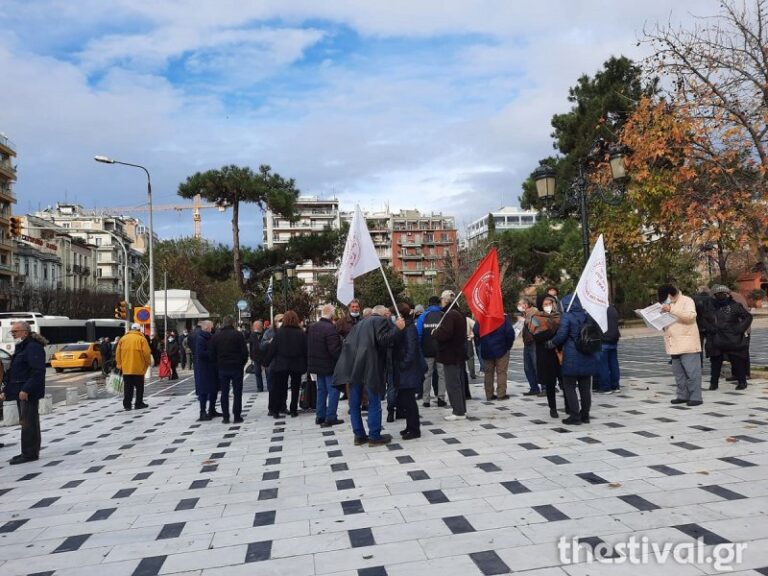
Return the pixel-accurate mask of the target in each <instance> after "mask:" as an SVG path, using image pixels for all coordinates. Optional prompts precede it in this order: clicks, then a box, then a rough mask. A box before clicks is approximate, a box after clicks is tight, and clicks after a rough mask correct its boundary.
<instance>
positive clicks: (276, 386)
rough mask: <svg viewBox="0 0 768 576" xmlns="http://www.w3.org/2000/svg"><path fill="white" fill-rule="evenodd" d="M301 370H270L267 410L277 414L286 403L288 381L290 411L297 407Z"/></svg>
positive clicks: (282, 409)
mask: <svg viewBox="0 0 768 576" xmlns="http://www.w3.org/2000/svg"><path fill="white" fill-rule="evenodd" d="M301 376H302V373H301V372H272V388H271V389H270V391H269V411H270V412H274V413H275V414H279V413H280V412H285V411H286V406H287V405H288V381H289V380H290V386H291V412H295V411H297V410H298V409H299V394H301Z"/></svg>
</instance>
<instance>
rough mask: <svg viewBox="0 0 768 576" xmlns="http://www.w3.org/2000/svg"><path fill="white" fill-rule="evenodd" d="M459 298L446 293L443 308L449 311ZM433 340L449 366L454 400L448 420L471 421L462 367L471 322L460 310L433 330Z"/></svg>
mask: <svg viewBox="0 0 768 576" xmlns="http://www.w3.org/2000/svg"><path fill="white" fill-rule="evenodd" d="M455 297H456V295H455V294H454V293H453V292H452V291H451V290H443V293H442V294H441V295H440V305H441V306H442V307H443V309H444V310H445V309H447V308H448V307H449V306H450V305H451V302H453V300H454V299H455ZM432 338H434V339H435V340H436V341H437V361H438V362H440V363H441V364H443V365H444V366H445V390H446V392H447V393H448V398H449V400H450V401H451V408H452V409H453V414H449V415H448V416H446V417H445V419H446V420H465V419H466V418H467V399H466V397H465V396H464V376H463V375H464V371H463V370H462V367H463V366H464V362H465V361H466V359H467V322H466V321H465V320H464V315H463V314H462V313H461V312H459V311H458V310H457V309H456V308H452V309H451V310H449V311H448V312H447V313H446V314H445V316H443V319H442V321H441V322H440V325H439V326H438V327H437V328H435V329H434V330H433V331H432Z"/></svg>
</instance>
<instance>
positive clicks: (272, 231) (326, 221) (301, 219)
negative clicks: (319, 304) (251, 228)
mask: <svg viewBox="0 0 768 576" xmlns="http://www.w3.org/2000/svg"><path fill="white" fill-rule="evenodd" d="M295 213H296V218H295V220H294V221H290V220H288V219H287V218H283V217H282V216H280V215H279V214H275V213H274V212H272V211H271V210H267V212H266V213H265V214H264V227H263V233H262V234H263V243H264V245H265V246H266V247H267V248H275V247H276V246H279V245H281V244H282V245H284V244H287V243H288V241H289V240H290V239H291V238H293V237H295V236H305V235H309V234H313V233H319V232H322V231H323V230H325V229H326V228H331V229H333V230H338V229H339V228H340V226H341V218H340V214H339V201H338V199H336V198H328V199H326V198H320V197H318V196H300V197H299V198H298V199H297V200H296V208H295ZM297 264H298V266H297V268H296V276H297V278H299V279H301V280H303V281H304V285H305V286H306V287H307V289H309V290H311V289H312V287H313V286H314V284H315V282H317V280H318V278H319V277H320V276H323V275H327V274H335V273H336V265H335V264H331V265H325V266H321V265H316V264H314V263H313V262H312V261H311V260H308V261H307V262H300V263H299V262H297Z"/></svg>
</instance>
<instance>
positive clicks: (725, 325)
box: [701, 298, 752, 356]
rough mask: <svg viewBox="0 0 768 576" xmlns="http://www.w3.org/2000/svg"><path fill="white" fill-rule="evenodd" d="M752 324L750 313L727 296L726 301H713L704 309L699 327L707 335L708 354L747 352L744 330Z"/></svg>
mask: <svg viewBox="0 0 768 576" xmlns="http://www.w3.org/2000/svg"><path fill="white" fill-rule="evenodd" d="M751 325H752V314H750V313H749V312H748V311H747V310H746V309H745V308H744V306H742V305H741V304H739V303H738V302H736V301H734V300H733V299H732V298H729V300H728V301H727V303H725V304H721V303H720V302H714V303H713V304H712V305H711V306H708V307H707V308H706V310H705V313H704V317H703V319H702V323H701V327H702V328H703V329H704V332H705V333H706V335H707V343H706V351H707V355H708V356H721V355H722V354H725V353H727V354H742V355H746V354H747V349H748V347H749V341H748V340H747V337H746V332H747V330H749V327H750V326H751Z"/></svg>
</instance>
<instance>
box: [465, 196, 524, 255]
mask: <svg viewBox="0 0 768 576" xmlns="http://www.w3.org/2000/svg"><path fill="white" fill-rule="evenodd" d="M490 216H491V217H492V218H493V223H494V225H495V228H496V232H504V231H506V230H521V229H523V228H530V227H531V226H533V225H534V224H536V222H538V218H539V213H538V212H536V210H523V209H522V208H517V207H516V206H505V207H504V208H500V209H499V210H496V211H493V212H491V213H490ZM488 217H489V215H488V214H486V215H485V216H483V217H481V218H478V219H477V220H475V221H474V222H472V223H470V224H469V226H467V247H468V248H472V247H473V246H477V244H478V243H480V242H482V241H483V240H485V239H486V238H488Z"/></svg>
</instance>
